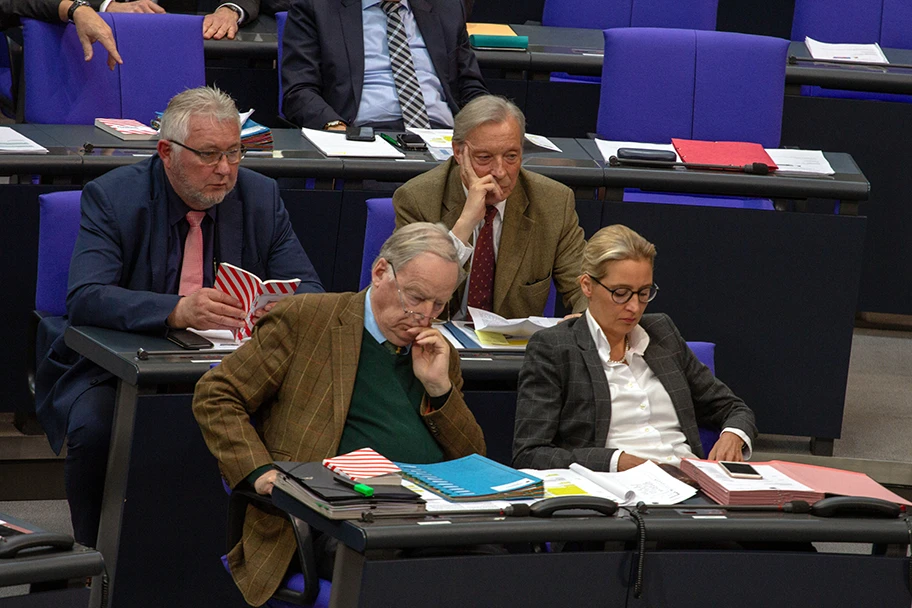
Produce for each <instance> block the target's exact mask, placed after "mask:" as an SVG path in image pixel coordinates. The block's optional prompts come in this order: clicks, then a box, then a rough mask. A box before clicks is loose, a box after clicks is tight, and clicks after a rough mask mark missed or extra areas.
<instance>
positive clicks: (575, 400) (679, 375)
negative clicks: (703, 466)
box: [513, 314, 757, 471]
mask: <svg viewBox="0 0 912 608" xmlns="http://www.w3.org/2000/svg"><path fill="white" fill-rule="evenodd" d="M640 327H642V328H643V329H644V330H645V331H646V333H647V334H648V335H649V346H648V348H647V349H646V351H645V353H644V355H643V358H644V359H645V361H646V363H647V364H648V365H649V368H650V369H652V371H653V372H654V373H655V375H656V377H657V378H658V380H659V381H661V383H662V385H663V386H664V387H665V390H666V391H667V392H668V395H669V396H670V397H671V402H672V404H673V406H674V410H675V413H676V414H677V416H678V421H679V423H680V427H681V431H682V432H683V433H684V436H685V437H686V438H687V444H688V445H689V446H690V449H691V451H692V452H693V453H694V454H695V455H696V456H698V457H700V458H703V457H704V456H705V455H704V454H703V448H702V447H701V445H700V435H699V432H698V430H697V426H698V425H699V426H707V427H714V428H718V429H723V428H735V429H740V430H741V431H742V432H743V433H744V434H745V435H747V436H748V437H750V438H752V439H753V438H754V437H756V435H757V428H756V426H755V425H754V414H753V412H752V411H751V410H750V408H748V407H747V405H745V404H744V402H743V401H742V400H741V399H739V398H738V397H737V396H736V395H735V394H734V393H733V392H732V391H731V389H729V388H728V387H727V386H726V385H725V384H724V383H722V382H721V381H720V380H718V379H716V378H715V377H714V376H713V375H712V372H710V371H709V369H708V368H707V367H706V366H704V365H703V364H702V363H700V361H699V360H698V359H697V358H696V356H695V355H694V354H693V352H691V350H690V349H689V348H688V347H687V344H686V343H685V342H684V338H682V337H681V334H680V333H679V332H678V329H677V327H675V325H674V323H672V321H671V319H670V318H669V317H668V315H665V314H648V315H643V317H642V319H641V320H640ZM610 425H611V393H610V391H609V387H608V381H607V379H606V377H605V372H604V370H603V367H602V362H601V361H600V360H599V354H598V351H597V349H596V346H595V342H594V340H593V338H592V333H591V332H590V330H589V326H588V324H587V321H586V316H585V315H583V316H582V317H579V318H576V319H572V320H569V321H565V322H563V323H561V324H559V325H557V326H556V327H552V328H550V329H547V330H544V331H540V332H538V333H537V334H535V335H534V336H532V339H531V340H530V341H529V346H528V347H527V348H526V358H525V361H524V363H523V367H522V370H521V371H520V374H519V387H518V398H517V405H516V432H515V434H514V438H513V466H514V467H517V468H534V469H552V468H566V467H568V466H569V465H570V463H572V462H578V463H579V464H582V465H583V466H585V467H588V468H590V469H593V470H597V471H608V470H609V463H610V462H611V457H612V455H613V454H614V452H615V449H613V448H608V447H606V440H607V437H608V429H609V427H610Z"/></svg>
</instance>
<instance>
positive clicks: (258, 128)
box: [241, 118, 272, 150]
mask: <svg viewBox="0 0 912 608" xmlns="http://www.w3.org/2000/svg"><path fill="white" fill-rule="evenodd" d="M241 143H242V144H244V146H245V147H246V148H247V149H248V150H272V131H271V130H270V129H269V127H264V126H263V125H261V124H260V123H258V122H256V121H255V120H253V119H252V118H248V119H247V120H246V121H245V122H244V124H243V126H241Z"/></svg>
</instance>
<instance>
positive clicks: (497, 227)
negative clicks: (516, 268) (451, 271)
mask: <svg viewBox="0 0 912 608" xmlns="http://www.w3.org/2000/svg"><path fill="white" fill-rule="evenodd" d="M462 190H463V192H465V194H466V198H468V196H469V191H468V189H467V188H466V187H465V184H463V186H462ZM494 206H495V207H496V208H497V215H495V216H494V224H493V226H492V227H491V230H492V232H493V235H492V236H493V237H494V261H495V262H496V261H497V252H498V251H499V250H500V233H501V232H503V217H504V209H506V207H507V201H506V200H502V201H500V202H499V203H497V204H495V205H494ZM482 226H484V219H482V220H481V221H480V222H478V225H476V226H475V229H474V230H473V231H472V245H466V244H465V243H463V242H462V240H461V239H460V238H459V237H458V236H456V235H455V234H453V231H452V230H450V240H451V241H453V246H454V247H456V255H458V256H459V265H460V266H465V263H466V262H468V261H469V259H470V258H471V257H472V256H473V255H474V254H475V243H477V242H478V232H479V231H480V230H481V228H482ZM471 280H472V272H471V270H470V271H469V276H467V277H466V288H465V291H464V292H463V293H462V302H460V304H459V314H458V315H455V317H454V318H457V319H458V318H464V317H465V314H466V306H468V298H469V281H471Z"/></svg>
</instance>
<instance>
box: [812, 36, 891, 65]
mask: <svg viewBox="0 0 912 608" xmlns="http://www.w3.org/2000/svg"><path fill="white" fill-rule="evenodd" d="M804 45H805V46H806V47H807V49H808V52H809V53H810V54H811V57H813V58H814V59H828V60H836V61H859V62H864V63H890V62H889V61H888V60H887V56H886V55H884V52H883V49H881V48H880V45H879V44H877V43H876V42H874V43H872V44H831V43H827V42H819V41H817V40H814V39H813V38H809V37H807V36H805V38H804Z"/></svg>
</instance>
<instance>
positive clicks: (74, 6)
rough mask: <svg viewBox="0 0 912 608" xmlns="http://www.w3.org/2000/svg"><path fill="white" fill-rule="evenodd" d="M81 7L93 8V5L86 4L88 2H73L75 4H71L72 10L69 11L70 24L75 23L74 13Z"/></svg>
mask: <svg viewBox="0 0 912 608" xmlns="http://www.w3.org/2000/svg"><path fill="white" fill-rule="evenodd" d="M80 6H88V7H91V6H92V5H91V4H89V3H88V2H86V0H73V4H71V5H70V8H68V9H67V21H69V22H70V23H75V22H74V21H73V13H75V12H76V9H77V8H79V7H80Z"/></svg>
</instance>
